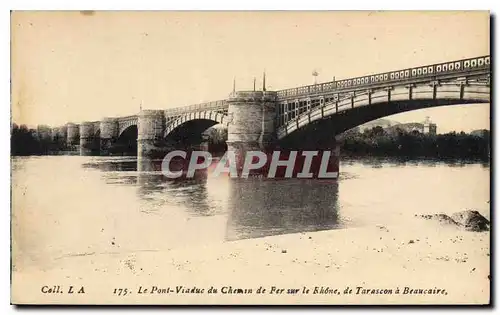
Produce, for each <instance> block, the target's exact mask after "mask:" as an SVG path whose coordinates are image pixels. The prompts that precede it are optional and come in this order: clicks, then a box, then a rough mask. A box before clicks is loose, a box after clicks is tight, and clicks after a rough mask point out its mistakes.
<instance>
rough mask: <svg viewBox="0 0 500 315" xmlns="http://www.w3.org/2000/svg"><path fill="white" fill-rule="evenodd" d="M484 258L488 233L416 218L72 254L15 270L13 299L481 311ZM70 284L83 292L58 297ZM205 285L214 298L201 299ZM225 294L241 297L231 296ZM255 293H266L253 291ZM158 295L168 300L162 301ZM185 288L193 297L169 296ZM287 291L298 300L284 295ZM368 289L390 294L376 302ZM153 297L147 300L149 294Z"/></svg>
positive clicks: (485, 288) (485, 289)
mask: <svg viewBox="0 0 500 315" xmlns="http://www.w3.org/2000/svg"><path fill="white" fill-rule="evenodd" d="M489 253H490V233H489V232H468V231H464V230H460V229H458V228H457V227H454V226H446V225H440V224H439V223H437V222H432V221H426V220H421V219H418V218H415V220H414V221H412V224H410V225H404V226H399V225H398V226H375V225H373V226H365V227H359V228H349V229H341V230H330V231H320V232H309V233H298V234H288V235H279V236H271V237H264V238H257V239H248V240H240V241H234V242H221V243H216V244H213V243H211V244H206V245H199V246H191V247H186V248H171V249H167V250H162V251H135V250H121V249H110V250H109V251H105V252H81V253H72V254H70V255H67V256H62V257H56V258H54V259H53V261H52V264H51V266H49V267H47V268H45V270H43V271H41V270H39V268H36V266H33V267H32V268H24V269H23V270H14V272H13V279H14V283H15V285H14V286H13V299H12V300H13V302H23V303H35V302H40V301H43V302H44V303H120V304H121V303H134V302H136V303H137V302H138V303H141V304H142V303H144V304H149V303H152V304H154V303H159V304H184V303H217V304H218V303H222V304H226V303H242V304H244V303H270V304H283V303H303V304H365V303H369V304H378V303H404V304H413V303H436V304H441V303H454V304H455V303H464V304H470V303H481V304H484V303H488V302H489V296H490V290H489V285H490V280H489V275H490V264H489V260H490V257H489V255H490V254H489ZM44 285H47V286H54V285H59V286H60V287H62V290H63V291H64V293H60V294H54V293H45V294H44V293H41V288H42V287H43V286H44ZM69 286H74V287H75V288H76V289H80V288H81V286H83V287H84V290H85V294H83V293H82V294H67V293H66V291H67V290H68V288H69ZM180 286H182V288H180ZM273 286H274V287H275V289H274V290H272V287H273ZM153 287H156V288H153ZM211 287H213V288H215V289H217V293H209V292H208V291H209V289H210V288H211ZM223 287H224V289H222V288H223ZM229 287H231V290H232V291H237V290H236V289H238V288H239V289H242V290H243V291H245V290H246V292H247V293H246V294H230V293H228V292H230V291H231V290H230V289H229ZM260 287H262V288H263V289H265V290H266V291H265V292H263V293H262V291H259V292H258V289H259V288H260ZM304 287H305V289H304ZM315 287H317V291H320V290H321V287H323V289H326V288H327V287H328V288H327V289H326V291H327V293H326V294H321V293H317V294H313V293H314V289H315ZM347 287H349V288H350V289H352V291H351V292H350V293H349V291H345V290H346V288H347ZM358 287H362V288H363V289H361V288H359V289H358ZM405 287H408V288H410V289H431V291H433V293H436V292H437V290H440V291H439V293H438V294H411V293H409V292H408V289H406V290H407V292H406V294H404V290H405ZM115 288H122V289H125V288H126V289H127V294H126V295H125V296H124V295H123V293H122V295H121V296H119V295H118V293H116V294H114V289H115ZM167 288H170V291H174V292H170V293H166V292H168V291H167ZM193 288H195V290H194V291H196V289H198V292H199V293H175V291H176V290H181V291H182V290H184V289H193ZM162 289H165V290H164V291H163V293H161V292H162ZM279 289H285V290H284V291H281V292H280V290H279ZM288 289H298V292H297V293H295V294H288V292H287V290H288ZM335 289H337V291H335ZM364 289H368V290H366V291H363V290H364ZM372 289H379V290H382V292H383V290H392V293H391V294H387V292H388V291H386V293H382V294H380V292H379V294H376V291H371V290H372ZM396 289H399V290H400V291H399V293H398V292H397V291H396ZM145 290H147V292H146V293H144V291H145ZM152 290H154V291H155V292H154V293H150V292H151V291H152ZM201 290H203V293H200V292H201ZM249 290H252V292H251V293H249ZM307 290H309V292H308V293H306V292H307ZM443 290H445V291H444V292H443ZM139 291H141V292H142V293H140V292H139ZM221 291H224V292H225V293H223V292H221ZM271 291H272V292H271ZM122 292H123V291H122ZM362 292H364V294H362ZM426 292H427V291H426ZM443 293H444V294H443Z"/></svg>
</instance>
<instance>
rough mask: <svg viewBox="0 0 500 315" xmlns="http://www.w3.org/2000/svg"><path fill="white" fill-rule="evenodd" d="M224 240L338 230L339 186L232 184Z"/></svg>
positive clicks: (267, 182) (334, 183)
mask: <svg viewBox="0 0 500 315" xmlns="http://www.w3.org/2000/svg"><path fill="white" fill-rule="evenodd" d="M228 197H229V209H230V211H229V216H228V221H227V230H226V239H227V240H237V239H244V238H255V237H263V236H269V235H277V234H286V233H297V232H305V231H319V230H326V229H332V228H339V227H340V226H341V222H340V220H339V215H338V208H339V206H338V182H337V181H318V180H293V179H292V180H277V181H270V180H259V179H253V180H232V181H230V192H229V196H228Z"/></svg>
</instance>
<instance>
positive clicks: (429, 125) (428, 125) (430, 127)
mask: <svg viewBox="0 0 500 315" xmlns="http://www.w3.org/2000/svg"><path fill="white" fill-rule="evenodd" d="M423 124H424V130H423V133H428V134H431V135H435V134H436V132H437V125H436V124H435V123H433V122H431V120H430V118H429V116H427V117H425V120H424V123H423Z"/></svg>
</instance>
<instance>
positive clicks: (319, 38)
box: [10, 10, 493, 306]
mask: <svg viewBox="0 0 500 315" xmlns="http://www.w3.org/2000/svg"><path fill="white" fill-rule="evenodd" d="M492 21H493V20H492V16H491V15H490V12H489V11H118V10H117V11H100V10H85V11H35V10H31V11H30V10H28V11H17V10H14V11H11V13H10V36H11V42H10V52H11V60H10V62H11V65H10V67H11V73H10V76H11V86H10V93H11V95H10V97H11V104H10V109H11V117H10V132H11V134H10V141H11V142H10V150H11V156H10V163H11V164H10V168H11V217H10V225H11V239H10V245H11V253H10V254H11V270H10V272H11V279H10V281H11V288H10V289H11V292H10V301H11V304H14V305H337V306H338V305H360V306H366V305H476V306H477V305H482V306H488V305H491V293H492V292H491V288H492V284H491V281H492V276H491V265H490V263H491V254H490V251H491V248H490V245H491V244H490V243H491V234H490V229H491V223H490V220H491V210H490V209H491V200H490V196H491V194H490V182H491V180H490V173H491V158H492V150H491V143H492V134H491V121H492V120H491V116H490V115H491V113H490V111H491V91H490V84H491V76H492V72H493V68H492V67H491V65H492V61H491V58H492V56H491V54H490V50H491V47H490V24H492Z"/></svg>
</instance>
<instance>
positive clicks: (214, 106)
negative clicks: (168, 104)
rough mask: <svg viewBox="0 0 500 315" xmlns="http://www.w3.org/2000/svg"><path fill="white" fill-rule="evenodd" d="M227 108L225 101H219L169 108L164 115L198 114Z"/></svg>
mask: <svg viewBox="0 0 500 315" xmlns="http://www.w3.org/2000/svg"><path fill="white" fill-rule="evenodd" d="M225 108H227V103H226V100H219V101H213V102H207V103H200V104H194V105H189V106H182V107H176V108H169V109H166V110H165V114H166V115H176V114H177V115H178V114H184V113H189V112H198V111H204V110H222V109H225Z"/></svg>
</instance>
